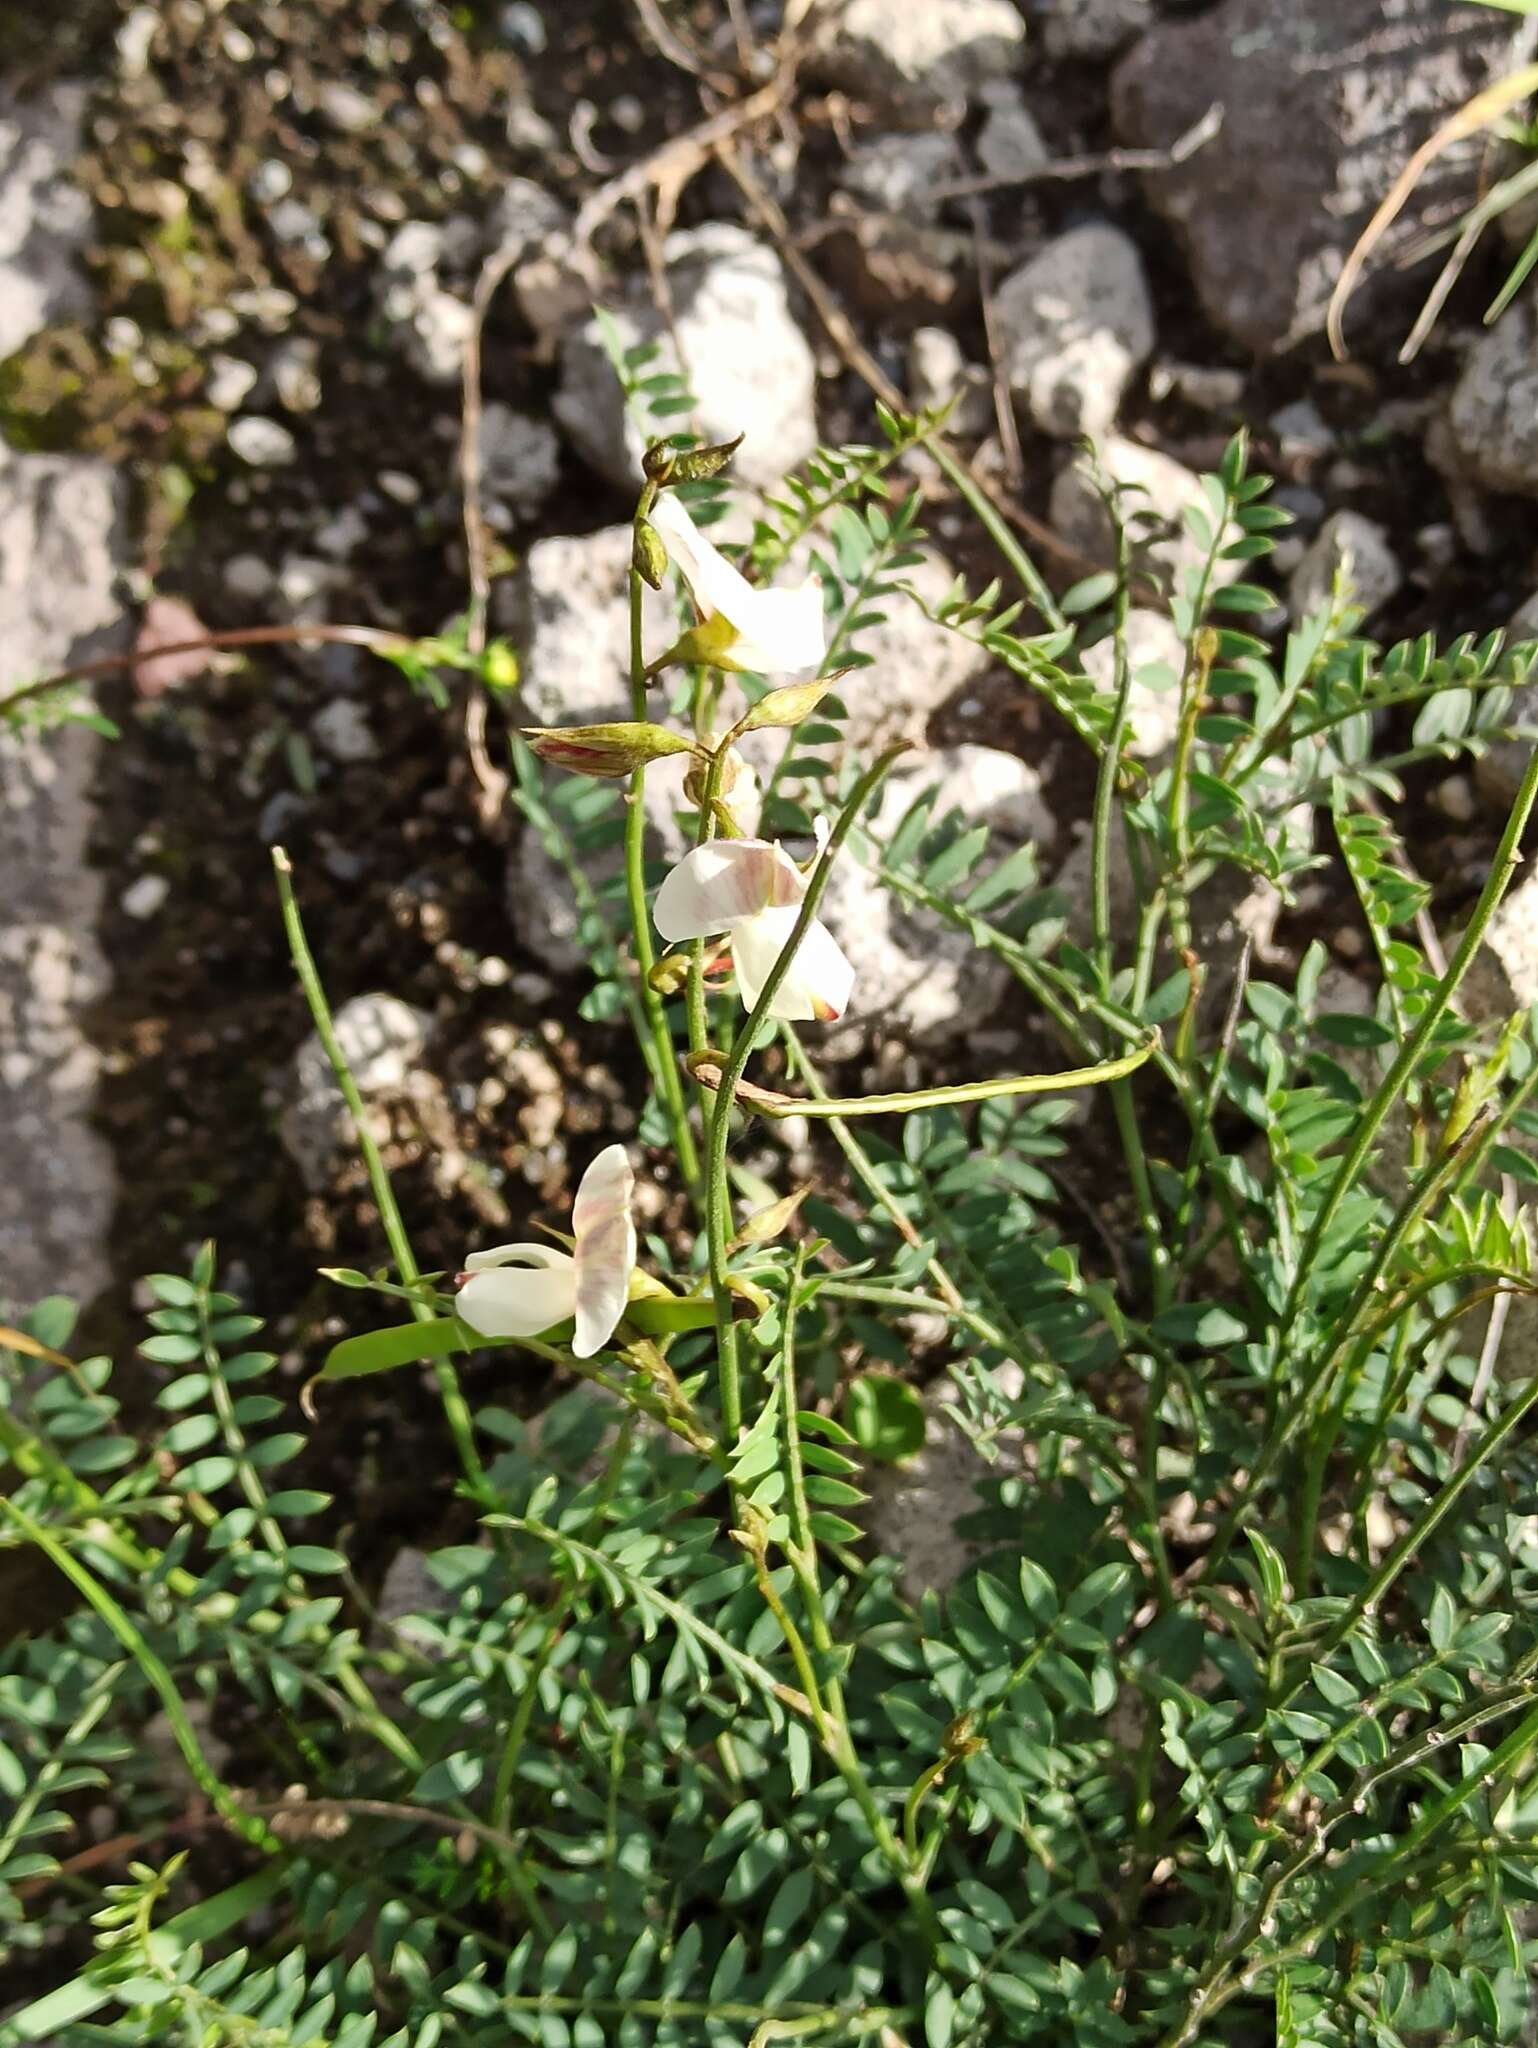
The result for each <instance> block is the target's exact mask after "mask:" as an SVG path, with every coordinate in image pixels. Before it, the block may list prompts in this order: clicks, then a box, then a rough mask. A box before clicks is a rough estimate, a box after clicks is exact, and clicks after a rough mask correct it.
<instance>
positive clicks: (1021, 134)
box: [977, 88, 1052, 180]
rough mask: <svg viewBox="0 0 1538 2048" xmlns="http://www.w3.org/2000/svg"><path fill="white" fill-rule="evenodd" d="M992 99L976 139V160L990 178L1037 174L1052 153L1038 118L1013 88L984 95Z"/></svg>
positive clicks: (1024, 177) (1028, 176)
mask: <svg viewBox="0 0 1538 2048" xmlns="http://www.w3.org/2000/svg"><path fill="white" fill-rule="evenodd" d="M984 98H985V99H989V100H991V101H992V104H991V105H990V106H989V108H988V115H987V118H986V119H985V120H984V122H983V125H982V129H981V132H980V133H979V135H978V138H977V161H978V162H979V164H981V166H982V168H983V174H984V176H985V177H989V178H1010V179H1013V178H1019V179H1022V180H1023V179H1026V178H1031V177H1034V176H1035V174H1036V173H1037V172H1038V171H1039V170H1040V169H1041V168H1042V166H1043V165H1044V164H1047V163H1050V162H1051V160H1052V153H1051V151H1050V150H1049V149H1048V148H1047V145H1046V143H1045V142H1044V141H1043V140H1042V134H1041V130H1040V129H1039V128H1038V127H1037V126H1036V122H1035V118H1034V116H1033V115H1032V114H1031V112H1030V110H1029V109H1028V108H1027V106H1026V105H1025V102H1024V101H1023V100H1022V99H1021V98H1020V95H1019V93H1018V92H1016V91H1015V90H1013V88H1005V89H1002V90H998V91H995V92H993V93H991V94H984Z"/></svg>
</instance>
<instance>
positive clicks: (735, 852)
mask: <svg viewBox="0 0 1538 2048" xmlns="http://www.w3.org/2000/svg"><path fill="white" fill-rule="evenodd" d="M806 885H807V877H806V876H805V875H804V874H802V872H801V870H800V869H799V868H798V867H797V866H796V864H795V862H794V861H793V860H792V859H791V857H790V855H789V854H788V853H787V852H786V851H785V849H784V848H783V847H782V846H781V845H780V843H779V841H778V840H768V839H711V840H707V842H706V843H705V845H703V846H697V847H695V849H694V851H693V852H692V853H688V854H685V856H684V858H683V859H682V860H681V861H680V862H679V863H678V865H677V867H676V868H674V869H673V870H672V872H671V873H670V874H669V875H668V876H667V878H666V880H665V881H664V882H663V884H662V887H661V888H660V889H659V890H658V891H657V902H656V906H655V908H654V910H653V912H652V915H653V917H654V919H655V920H656V925H657V929H658V931H659V932H661V934H662V936H663V937H664V938H665V939H666V940H667V941H668V943H669V944H670V945H677V944H679V943H680V942H681V941H683V940H685V939H708V938H712V937H714V936H715V935H716V934H717V933H718V932H725V933H726V934H728V936H729V937H730V939H731V942H732V962H733V965H734V966H735V968H736V970H737V986H738V988H739V990H740V991H741V994H742V1000H743V1004H744V1006H745V1007H746V1008H747V1009H750V1010H751V1009H752V1007H753V1005H754V1004H755V1003H756V1002H757V1001H758V995H759V991H760V989H762V987H763V985H764V983H765V982H766V981H767V980H768V979H769V972H770V969H771V968H772V967H773V966H774V963H775V961H776V960H777V959H778V958H779V956H780V953H781V951H782V949H783V948H784V945H785V942H786V940H787V939H788V938H789V937H790V935H791V932H792V931H793V930H794V929H795V924H796V920H797V918H798V917H799V916H800V915H801V902H802V899H803V897H804V896H805V895H806ZM853 990H854V969H853V968H852V967H851V966H850V964H849V962H848V961H847V960H846V959H845V957H844V955H843V953H842V951H841V950H840V948H839V944H838V941H837V940H836V939H835V938H834V936H833V934H832V932H830V931H829V930H828V928H827V926H826V925H825V924H823V923H822V921H821V920H820V919H818V918H813V920H812V922H811V924H810V925H808V927H807V929H806V932H805V935H804V936H803V938H802V940H801V943H800V945H799V946H797V948H796V951H795V955H794V957H793V958H792V960H791V963H790V971H789V972H788V973H787V974H786V976H785V979H784V980H783V981H782V982H781V983H780V986H779V988H778V990H777V991H776V994H775V998H774V1001H773V1003H772V1004H771V1005H770V1010H769V1014H770V1015H771V1016H773V1017H783V1018H784V1019H785V1021H786V1022H787V1023H791V1024H799V1023H805V1022H807V1021H808V1020H812V1019H815V1020H816V1021H817V1022H818V1023H822V1024H831V1023H832V1022H833V1021H834V1020H835V1019H836V1018H839V1017H842V1016H843V1014H844V1011H845V1010H846V1009H847V1008H848V1006H849V998H850V995H851V994H852V993H853Z"/></svg>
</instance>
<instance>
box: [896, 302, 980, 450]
mask: <svg viewBox="0 0 1538 2048" xmlns="http://www.w3.org/2000/svg"><path fill="white" fill-rule="evenodd" d="M908 397H909V400H910V402H911V403H912V405H913V406H914V408H915V410H916V411H919V412H927V411H930V410H934V409H937V408H938V407H940V406H942V405H949V404H950V403H951V401H952V400H953V399H954V400H955V401H956V403H955V409H954V411H953V412H952V413H951V416H950V422H949V424H950V429H951V431H952V433H956V434H963V435H971V434H985V433H986V432H987V431H988V428H989V427H990V425H991V424H992V423H993V379H992V378H991V377H990V376H989V375H988V372H987V371H986V370H985V369H984V368H983V367H982V365H981V364H980V363H969V362H968V361H967V359H966V357H965V356H964V355H963V354H962V352H961V343H960V342H959V341H957V339H956V337H955V335H953V334H952V333H951V331H950V329H949V328H948V327H916V328H915V329H914V330H913V333H912V335H911V337H910V338H909V342H908Z"/></svg>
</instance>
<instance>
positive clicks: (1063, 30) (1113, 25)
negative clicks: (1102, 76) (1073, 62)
mask: <svg viewBox="0 0 1538 2048" xmlns="http://www.w3.org/2000/svg"><path fill="white" fill-rule="evenodd" d="M1153 20H1154V11H1153V0H1047V9H1046V19H1045V21H1044V22H1043V23H1042V40H1043V42H1044V43H1045V45H1046V48H1047V54H1048V56H1051V57H1109V56H1111V55H1112V54H1113V53H1114V52H1115V51H1117V50H1119V49H1120V48H1121V46H1122V44H1123V43H1130V42H1131V40H1132V38H1133V37H1134V36H1140V35H1141V34H1142V33H1143V31H1144V30H1145V29H1147V28H1150V27H1151V26H1152V25H1153Z"/></svg>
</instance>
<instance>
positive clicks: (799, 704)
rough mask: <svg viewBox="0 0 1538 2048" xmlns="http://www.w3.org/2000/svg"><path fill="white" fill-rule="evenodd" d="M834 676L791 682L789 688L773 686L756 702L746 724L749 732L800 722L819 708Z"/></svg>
mask: <svg viewBox="0 0 1538 2048" xmlns="http://www.w3.org/2000/svg"><path fill="white" fill-rule="evenodd" d="M832 681H833V678H832V677H831V676H824V677H823V678H822V679H821V680H820V681H818V682H815V683H791V684H790V685H789V686H788V687H787V688H786V689H783V690H771V691H770V692H769V694H768V696H767V697H760V698H759V700H758V702H757V703H756V704H755V705H754V706H753V708H752V710H751V711H750V712H749V713H748V715H747V717H746V718H745V719H744V720H743V725H744V727H745V728H746V730H747V731H748V732H762V731H763V729H764V728H765V726H770V725H783V726H792V725H799V724H800V723H801V721H802V719H803V718H805V717H807V716H808V715H809V714H810V713H811V712H813V711H815V710H816V709H817V706H818V703H819V702H820V700H821V699H822V698H824V697H825V696H826V695H827V694H828V691H829V689H830V687H831V685H832Z"/></svg>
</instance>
